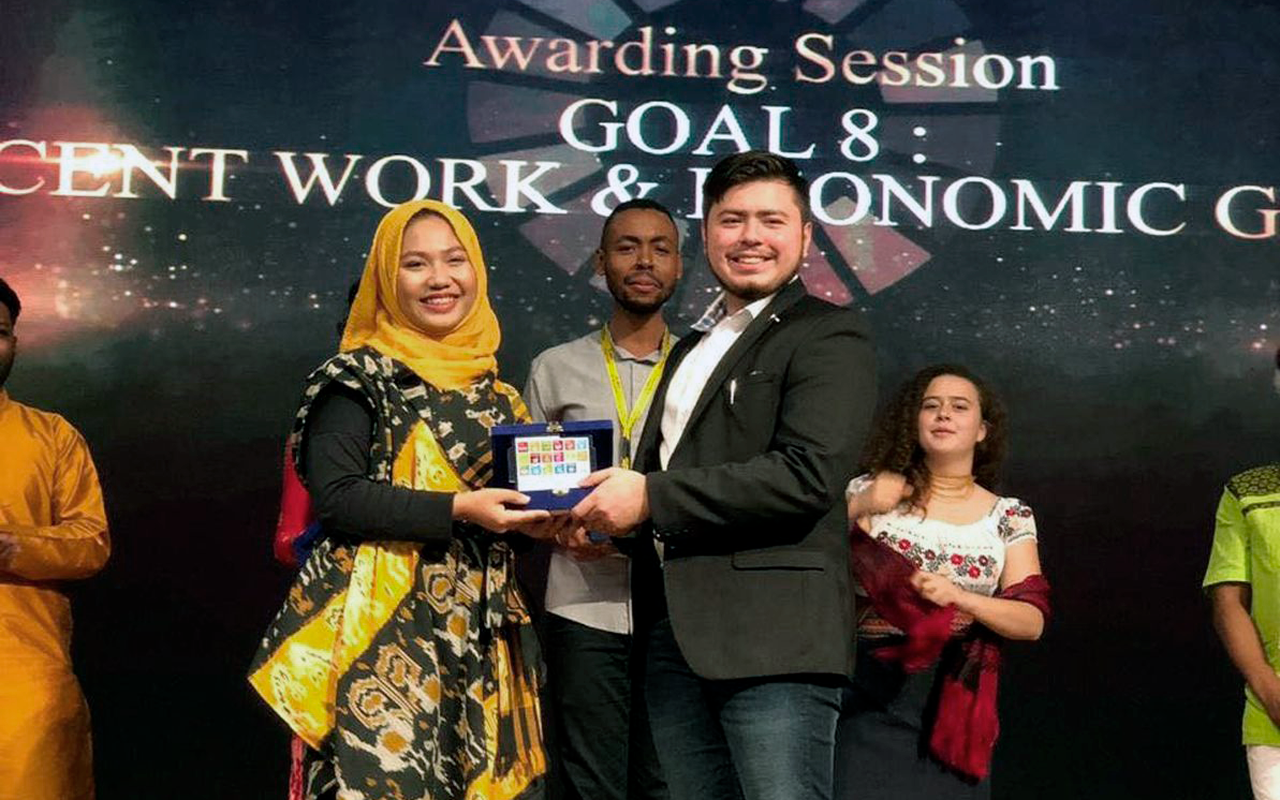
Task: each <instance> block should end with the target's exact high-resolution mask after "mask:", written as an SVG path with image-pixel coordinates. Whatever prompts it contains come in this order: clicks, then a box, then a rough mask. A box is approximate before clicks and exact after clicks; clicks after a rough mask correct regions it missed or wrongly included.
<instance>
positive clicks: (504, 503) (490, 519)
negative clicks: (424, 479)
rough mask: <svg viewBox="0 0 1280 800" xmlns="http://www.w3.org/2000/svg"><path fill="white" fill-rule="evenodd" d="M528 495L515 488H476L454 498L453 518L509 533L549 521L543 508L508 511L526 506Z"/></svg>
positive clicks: (548, 514)
mask: <svg viewBox="0 0 1280 800" xmlns="http://www.w3.org/2000/svg"><path fill="white" fill-rule="evenodd" d="M528 502H529V496H528V495H526V494H521V493H520V492H517V491H515V490H513V489H477V490H475V491H474V492H458V493H457V494H455V495H454V496H453V518H454V519H456V520H462V521H463V522H470V523H473V524H475V525H479V526H480V527H482V528H485V529H486V530H491V531H493V532H494V533H506V532H507V531H510V530H514V529H516V528H518V527H520V526H526V525H533V524H536V523H539V522H544V521H546V520H547V519H548V518H550V516H551V513H550V512H548V511H544V510H542V509H536V510H524V509H520V508H508V506H523V505H527V504H528Z"/></svg>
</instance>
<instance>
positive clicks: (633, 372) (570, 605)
mask: <svg viewBox="0 0 1280 800" xmlns="http://www.w3.org/2000/svg"><path fill="white" fill-rule="evenodd" d="M595 269H596V273H597V274H600V275H603V276H604V279H605V283H606V284H607V285H608V287H609V293H610V294H611V295H613V300H614V303H613V315H612V317H611V318H610V320H609V322H608V324H607V325H606V326H605V327H604V329H602V330H597V331H592V332H591V333H588V334H587V335H586V336H583V337H581V338H579V339H574V340H573V341H570V342H566V343H564V344H561V345H558V346H556V347H552V348H550V349H549V350H546V351H544V352H542V353H541V354H539V355H538V356H537V358H535V359H534V361H533V366H532V367H531V368H530V371H529V384H528V386H527V387H525V391H524V399H525V402H526V403H527V404H528V406H529V411H530V413H531V414H532V415H533V418H534V419H535V420H537V421H540V422H542V421H556V422H564V421H574V420H587V419H608V420H612V421H613V425H614V428H613V432H614V440H613V443H614V450H613V452H614V464H615V465H617V466H623V467H629V466H630V457H631V455H630V454H631V451H632V449H633V448H634V446H635V444H636V442H638V441H639V439H640V434H641V433H642V428H643V426H644V418H645V416H646V415H647V413H648V410H649V401H650V400H651V399H652V397H653V394H654V391H655V390H656V388H657V385H658V382H659V381H660V380H661V377H662V371H663V369H664V368H665V365H666V356H667V353H668V352H669V351H670V349H671V344H672V336H671V334H670V332H669V331H668V330H667V326H666V323H665V321H664V320H663V318H662V306H663V304H664V303H665V302H666V301H667V300H668V299H669V298H670V297H671V295H672V293H673V292H674V291H675V287H676V282H677V281H678V280H679V278H680V274H681V261H680V241H679V233H678V231H677V230H676V226H675V222H674V220H673V219H672V217H671V213H670V212H669V211H668V210H667V209H666V208H665V207H663V206H662V205H661V204H659V203H656V202H654V201H652V200H645V199H637V200H629V201H627V202H625V203H622V204H620V205H619V206H618V207H617V208H616V209H614V211H613V213H612V214H610V215H609V218H608V219H607V220H605V223H604V230H603V231H602V233H601V236H600V247H599V249H597V250H596V254H595ZM576 541H577V542H578V544H575V545H574V546H573V548H572V549H569V548H568V547H557V549H556V551H555V552H554V553H553V554H552V556H551V564H550V569H549V574H548V576H547V595H546V608H547V612H548V615H547V624H546V636H547V642H546V647H545V650H546V659H547V666H548V672H549V675H548V678H549V681H548V683H549V687H550V692H551V697H550V699H551V704H550V705H551V709H550V710H551V715H550V716H551V720H552V722H553V724H554V725H555V726H556V730H555V733H556V741H557V742H558V743H559V750H560V759H561V763H562V765H563V773H564V776H565V782H566V784H567V787H566V788H567V789H568V792H567V796H568V798H572V799H573V800H579V799H580V800H610V799H611V798H616V800H641V799H644V800H649V799H651V798H652V799H653V800H659V799H665V798H666V796H667V792H666V784H665V782H664V781H663V780H662V777H661V773H660V772H659V769H658V763H657V757H656V755H655V753H654V747H653V738H652V735H651V733H650V731H649V723H648V715H647V714H646V713H645V708H644V700H643V697H642V694H641V689H642V684H643V674H644V673H643V665H644V659H643V657H642V656H641V655H639V654H637V653H636V652H635V648H634V646H633V645H634V640H633V638H632V629H633V619H632V615H631V580H630V559H629V558H628V557H627V556H625V555H623V554H622V553H619V552H618V551H617V549H616V548H615V547H614V546H613V545H612V544H609V543H608V541H607V540H606V541H604V542H602V543H599V544H595V545H589V546H585V547H584V546H581V544H580V542H581V537H578V539H577V540H576ZM565 544H568V539H567V538H566V540H565Z"/></svg>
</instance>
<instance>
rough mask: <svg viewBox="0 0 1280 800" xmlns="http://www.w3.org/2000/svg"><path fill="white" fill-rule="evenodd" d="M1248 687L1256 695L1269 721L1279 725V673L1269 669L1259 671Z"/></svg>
mask: <svg viewBox="0 0 1280 800" xmlns="http://www.w3.org/2000/svg"><path fill="white" fill-rule="evenodd" d="M1249 688H1251V689H1253V693H1254V694H1255V695H1257V696H1258V700H1259V702H1261V703H1262V707H1263V708H1264V709H1265V710H1266V712H1267V716H1268V717H1271V722H1272V723H1273V724H1275V725H1280V675H1276V674H1275V673H1274V672H1271V671H1269V670H1268V671H1259V673H1258V675H1257V676H1256V677H1255V678H1254V680H1253V681H1252V682H1251V683H1250V684H1249Z"/></svg>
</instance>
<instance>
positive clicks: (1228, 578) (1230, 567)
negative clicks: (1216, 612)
mask: <svg viewBox="0 0 1280 800" xmlns="http://www.w3.org/2000/svg"><path fill="white" fill-rule="evenodd" d="M1249 562H1250V559H1249V536H1248V531H1246V530H1245V525H1244V514H1243V513H1241V510H1240V498H1238V497H1236V496H1235V495H1234V494H1232V493H1231V491H1230V490H1226V491H1223V493H1222V499H1221V500H1220V501H1218V513H1217V515H1216V517H1215V519H1214V528H1213V549H1212V550H1211V551H1210V553H1209V568H1208V569H1207V570H1205V573H1204V583H1203V584H1202V586H1203V587H1204V588H1206V589H1207V588H1209V587H1210V586H1213V585H1214V584H1218V583H1249V582H1250V580H1251V579H1252V577H1253V576H1252V570H1251V568H1250V565H1249Z"/></svg>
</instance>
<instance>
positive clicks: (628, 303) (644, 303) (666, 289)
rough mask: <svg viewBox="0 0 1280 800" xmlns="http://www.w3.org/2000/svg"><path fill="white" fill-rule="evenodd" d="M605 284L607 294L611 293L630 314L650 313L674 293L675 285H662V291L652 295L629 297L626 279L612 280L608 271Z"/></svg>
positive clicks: (660, 306) (661, 305)
mask: <svg viewBox="0 0 1280 800" xmlns="http://www.w3.org/2000/svg"><path fill="white" fill-rule="evenodd" d="M604 283H605V286H607V287H608V288H609V294H611V295H613V301H614V302H615V303H617V304H618V306H619V307H621V308H622V309H623V310H624V311H627V312H628V313H631V314H652V313H654V312H656V311H657V310H658V309H660V308H662V307H663V306H664V305H666V302H667V301H668V300H670V299H671V295H672V294H674V293H675V290H676V287H675V285H674V284H672V285H663V287H662V291H661V292H659V293H657V294H655V295H653V296H652V297H646V298H638V297H631V296H630V295H628V294H627V284H626V280H625V279H623V280H621V281H616V280H614V278H613V276H612V275H610V274H609V273H608V272H606V273H605V275H604Z"/></svg>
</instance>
